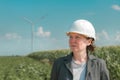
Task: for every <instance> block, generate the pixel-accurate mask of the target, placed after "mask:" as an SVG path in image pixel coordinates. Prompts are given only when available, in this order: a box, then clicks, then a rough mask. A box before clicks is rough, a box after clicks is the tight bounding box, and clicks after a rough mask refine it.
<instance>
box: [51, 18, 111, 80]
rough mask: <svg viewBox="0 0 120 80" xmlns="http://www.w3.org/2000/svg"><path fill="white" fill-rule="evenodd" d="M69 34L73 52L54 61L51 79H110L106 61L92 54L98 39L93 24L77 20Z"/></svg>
mask: <svg viewBox="0 0 120 80" xmlns="http://www.w3.org/2000/svg"><path fill="white" fill-rule="evenodd" d="M67 35H68V36H69V47H70V50H71V53H70V54H69V55H67V56H65V57H61V58H59V59H57V60H56V61H55V62H54V64H53V68H52V71H51V80H109V72H108V69H107V67H106V63H105V61H104V60H102V59H99V58H97V57H95V56H93V55H90V52H92V51H94V46H93V43H94V41H95V40H96V37H95V29H94V27H93V25H92V24H91V23H90V22H89V21H87V20H76V21H75V22H74V23H73V24H72V27H71V29H70V31H69V32H67Z"/></svg>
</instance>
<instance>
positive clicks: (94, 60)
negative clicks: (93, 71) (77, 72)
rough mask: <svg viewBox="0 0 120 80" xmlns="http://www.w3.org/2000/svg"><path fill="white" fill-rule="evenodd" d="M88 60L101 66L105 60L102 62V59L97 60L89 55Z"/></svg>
mask: <svg viewBox="0 0 120 80" xmlns="http://www.w3.org/2000/svg"><path fill="white" fill-rule="evenodd" d="M89 60H90V61H92V62H96V63H99V64H101V65H104V64H105V60H103V59H102V58H98V57H96V56H94V55H89Z"/></svg>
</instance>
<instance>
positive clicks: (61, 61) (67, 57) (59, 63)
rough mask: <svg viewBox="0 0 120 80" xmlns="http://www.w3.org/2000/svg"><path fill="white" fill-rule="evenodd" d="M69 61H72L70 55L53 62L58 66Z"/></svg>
mask: <svg viewBox="0 0 120 80" xmlns="http://www.w3.org/2000/svg"><path fill="white" fill-rule="evenodd" d="M71 60H72V55H71V54H68V55H66V56H63V57H59V58H58V59H56V60H55V61H54V63H55V64H58V65H61V64H63V63H66V62H70V61H71Z"/></svg>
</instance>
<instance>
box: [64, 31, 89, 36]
mask: <svg viewBox="0 0 120 80" xmlns="http://www.w3.org/2000/svg"><path fill="white" fill-rule="evenodd" d="M71 33H76V34H80V35H83V36H85V37H88V36H87V35H85V34H82V33H80V32H76V31H73V32H66V34H67V36H69V35H70V34H71Z"/></svg>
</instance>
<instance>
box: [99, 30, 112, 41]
mask: <svg viewBox="0 0 120 80" xmlns="http://www.w3.org/2000/svg"><path fill="white" fill-rule="evenodd" d="M101 39H102V40H103V39H106V40H109V39H110V38H109V35H108V33H107V32H106V31H105V30H102V31H101V32H100V33H98V34H97V40H101Z"/></svg>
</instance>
